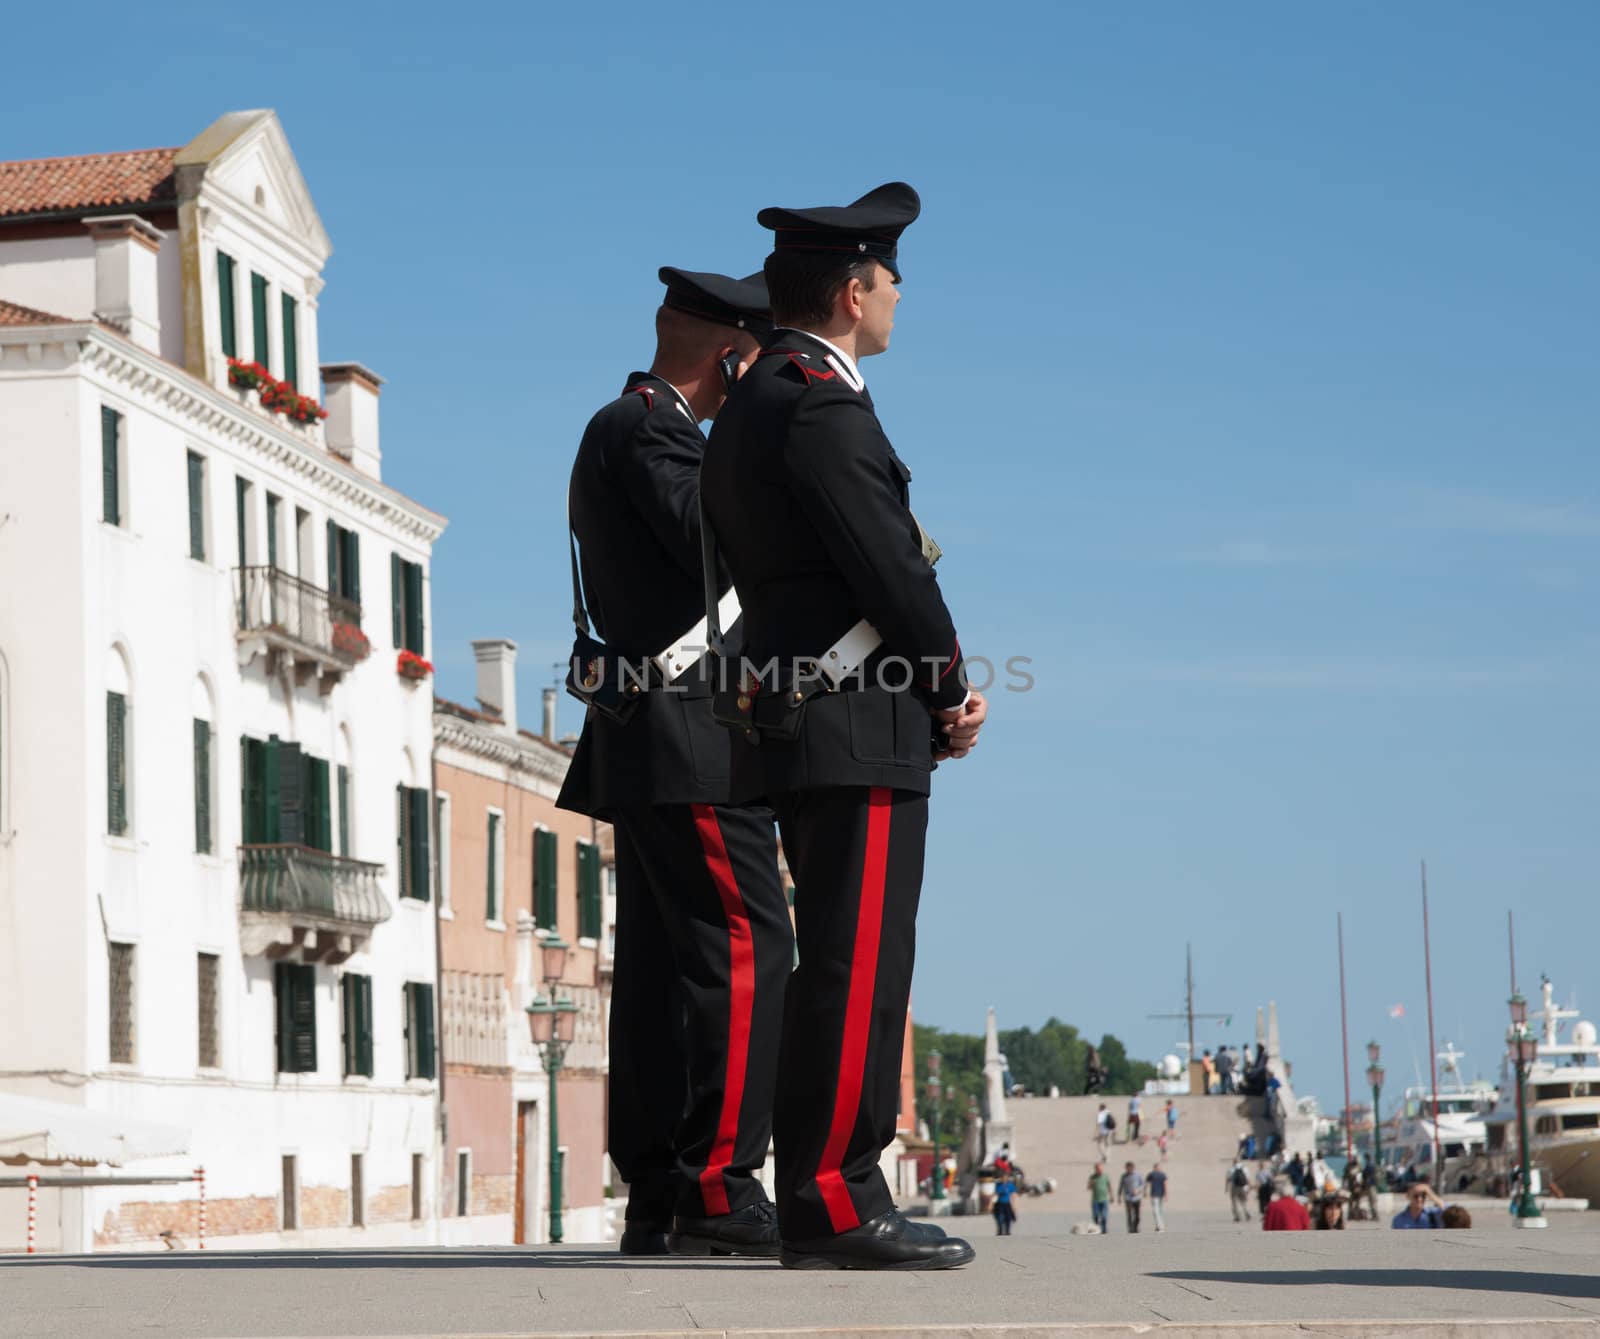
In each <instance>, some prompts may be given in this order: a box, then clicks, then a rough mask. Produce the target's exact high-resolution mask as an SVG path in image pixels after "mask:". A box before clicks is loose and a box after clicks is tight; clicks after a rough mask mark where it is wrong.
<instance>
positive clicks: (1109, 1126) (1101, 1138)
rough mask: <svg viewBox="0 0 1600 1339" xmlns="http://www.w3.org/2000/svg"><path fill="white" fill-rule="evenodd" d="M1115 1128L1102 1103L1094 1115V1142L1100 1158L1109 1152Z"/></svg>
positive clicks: (1109, 1114)
mask: <svg viewBox="0 0 1600 1339" xmlns="http://www.w3.org/2000/svg"><path fill="white" fill-rule="evenodd" d="M1115 1128H1116V1127H1115V1125H1114V1123H1113V1121H1112V1119H1111V1113H1110V1112H1109V1111H1107V1110H1106V1104H1105V1103H1104V1102H1102V1103H1101V1104H1100V1110H1099V1111H1097V1112H1095V1115H1094V1142H1095V1146H1096V1147H1097V1148H1098V1149H1099V1150H1100V1156H1101V1157H1102V1158H1103V1157H1105V1156H1107V1155H1108V1154H1109V1153H1110V1151H1111V1136H1112V1133H1113V1132H1114V1130H1115Z"/></svg>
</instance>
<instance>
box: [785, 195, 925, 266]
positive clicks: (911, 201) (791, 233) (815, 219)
mask: <svg viewBox="0 0 1600 1339" xmlns="http://www.w3.org/2000/svg"><path fill="white" fill-rule="evenodd" d="M921 212H922V200H921V198H920V197H919V196H918V195H917V193H916V191H914V190H913V189H912V188H911V187H910V186H908V185H906V183H905V182H903V181H891V182H888V183H887V184H885V185H883V186H879V187H878V188H877V189H876V190H871V191H868V192H867V193H866V194H865V195H863V196H862V197H861V198H860V199H859V200H857V201H855V202H854V203H853V204H848V205H820V206H818V207H817V208H815V209H782V208H780V207H778V206H776V205H774V206H772V207H771V208H768V209H763V210H762V211H761V212H760V213H759V214H757V215H756V222H757V223H759V224H760V225H761V226H762V227H763V228H771V229H772V230H773V232H775V233H776V234H777V237H776V239H775V240H774V242H773V249H774V250H777V251H835V252H838V253H839V254H840V255H841V256H843V255H845V254H848V253H852V252H853V253H854V254H855V255H857V256H871V257H873V258H874V259H875V260H880V261H882V262H883V263H884V265H885V266H887V267H888V269H889V272H890V273H891V274H893V275H894V277H895V278H896V279H899V277H900V266H899V264H898V262H897V260H896V256H895V253H896V251H897V250H898V249H899V243H900V234H901V233H902V232H904V231H905V230H906V229H907V228H908V227H910V226H911V224H912V223H914V222H915V221H916V218H917V215H918V214H920V213H921Z"/></svg>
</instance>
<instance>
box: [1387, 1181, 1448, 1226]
mask: <svg viewBox="0 0 1600 1339" xmlns="http://www.w3.org/2000/svg"><path fill="white" fill-rule="evenodd" d="M1443 1218H1444V1202H1443V1201H1442V1200H1440V1198H1439V1197H1438V1196H1437V1195H1435V1194H1434V1193H1433V1187H1432V1186H1430V1185H1429V1184H1428V1183H1427V1182H1426V1181H1418V1182H1417V1183H1416V1184H1415V1185H1413V1186H1411V1187H1410V1188H1409V1189H1408V1190H1407V1191H1406V1207H1405V1208H1403V1209H1402V1210H1400V1212H1399V1213H1397V1214H1396V1215H1395V1216H1394V1222H1392V1223H1391V1224H1390V1225H1389V1226H1390V1227H1404V1228H1417V1227H1443V1226H1444V1222H1443Z"/></svg>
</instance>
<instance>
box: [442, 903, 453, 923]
mask: <svg viewBox="0 0 1600 1339" xmlns="http://www.w3.org/2000/svg"><path fill="white" fill-rule="evenodd" d="M455 918H456V913H455V912H454V911H452V910H451V909H450V908H449V907H447V906H446V907H440V908H439V919H440V920H442V921H453V920H455Z"/></svg>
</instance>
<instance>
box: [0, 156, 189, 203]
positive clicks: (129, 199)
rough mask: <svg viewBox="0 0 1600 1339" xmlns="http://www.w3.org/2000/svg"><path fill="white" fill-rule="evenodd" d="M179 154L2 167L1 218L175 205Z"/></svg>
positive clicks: (33, 161) (46, 160) (85, 158)
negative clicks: (112, 207) (175, 161)
mask: <svg viewBox="0 0 1600 1339" xmlns="http://www.w3.org/2000/svg"><path fill="white" fill-rule="evenodd" d="M177 156H178V150H177V149H137V150H135V151H133V152H131V153H92V154H83V155H81V156H79V157H76V158H29V159H24V160H22V161H20V162H12V163H0V218H6V217H20V216H24V215H28V214H50V213H57V212H70V211H72V210H78V209H82V210H89V209H93V208H97V207H103V206H106V205H128V206H134V205H147V204H155V203H161V202H164V201H169V200H171V201H176V200H177V198H178V187H177V180H176V178H175V177H174V175H173V169H172V163H173V159H175V158H176V157H177Z"/></svg>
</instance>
